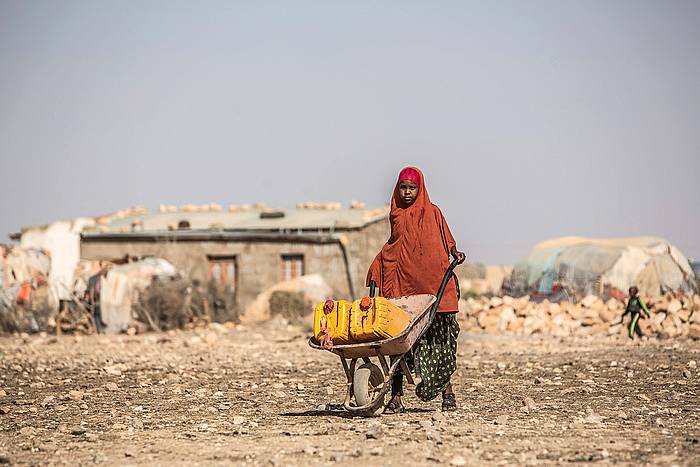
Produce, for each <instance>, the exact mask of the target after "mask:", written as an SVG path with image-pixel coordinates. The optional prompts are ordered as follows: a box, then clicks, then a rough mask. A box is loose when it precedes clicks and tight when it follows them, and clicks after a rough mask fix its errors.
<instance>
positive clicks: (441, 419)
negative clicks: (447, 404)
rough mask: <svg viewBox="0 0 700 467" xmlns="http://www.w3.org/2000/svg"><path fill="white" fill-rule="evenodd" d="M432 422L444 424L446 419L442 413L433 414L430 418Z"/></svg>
mask: <svg viewBox="0 0 700 467" xmlns="http://www.w3.org/2000/svg"><path fill="white" fill-rule="evenodd" d="M431 418H432V420H433V421H434V422H444V421H445V420H446V419H447V418H446V417H445V414H443V413H442V412H435V413H433V416H432V417H431Z"/></svg>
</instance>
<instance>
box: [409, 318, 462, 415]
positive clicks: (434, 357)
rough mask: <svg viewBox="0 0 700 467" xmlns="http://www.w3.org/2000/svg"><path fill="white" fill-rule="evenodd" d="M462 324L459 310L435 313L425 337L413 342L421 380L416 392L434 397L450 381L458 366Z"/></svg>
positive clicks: (417, 370) (414, 357)
mask: <svg viewBox="0 0 700 467" xmlns="http://www.w3.org/2000/svg"><path fill="white" fill-rule="evenodd" d="M458 336H459V324H458V323H457V314H456V313H436V314H435V319H433V322H432V324H431V325H430V327H429V328H428V330H427V331H426V332H425V334H423V337H422V338H421V339H420V340H419V341H418V342H417V343H416V344H415V345H414V346H413V366H414V368H415V371H416V374H417V375H420V382H419V383H418V385H417V386H416V396H418V398H419V399H420V400H422V401H425V402H427V401H431V400H433V399H435V398H436V397H437V395H438V394H440V393H441V392H442V391H444V390H445V388H446V387H447V385H448V384H450V378H451V377H452V373H454V372H455V370H456V369H457V337H458Z"/></svg>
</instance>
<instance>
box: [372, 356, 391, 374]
mask: <svg viewBox="0 0 700 467" xmlns="http://www.w3.org/2000/svg"><path fill="white" fill-rule="evenodd" d="M374 352H375V353H376V354H377V358H378V359H379V363H380V364H381V365H382V371H383V372H384V381H388V380H389V378H391V376H392V375H391V374H390V372H389V364H388V363H387V362H386V357H384V355H382V354H381V353H379V349H374Z"/></svg>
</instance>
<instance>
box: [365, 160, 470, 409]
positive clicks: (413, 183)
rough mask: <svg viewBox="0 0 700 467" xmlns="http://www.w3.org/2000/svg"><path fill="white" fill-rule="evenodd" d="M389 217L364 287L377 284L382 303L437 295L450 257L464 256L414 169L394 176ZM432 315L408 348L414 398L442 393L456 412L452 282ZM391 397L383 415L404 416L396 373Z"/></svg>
mask: <svg viewBox="0 0 700 467" xmlns="http://www.w3.org/2000/svg"><path fill="white" fill-rule="evenodd" d="M389 217H390V220H391V237H389V241H388V242H387V243H386V244H385V245H384V246H383V247H382V250H381V251H380V252H379V254H378V255H377V257H376V258H375V259H374V261H373V262H372V265H371V266H370V269H369V272H368V274H367V286H368V287H371V285H372V284H371V283H374V284H376V285H377V286H378V287H379V290H380V293H381V295H382V296H383V297H387V298H396V297H403V296H406V295H416V294H424V293H430V294H435V293H437V290H438V288H439V286H440V282H441V281H442V278H443V275H444V274H445V271H446V270H447V268H448V266H449V263H450V260H449V256H450V254H451V255H452V256H453V257H454V258H456V259H457V260H458V261H459V262H460V263H461V262H463V261H464V259H465V255H464V253H462V252H461V251H458V250H457V244H456V242H455V239H454V237H452V233H451V232H450V229H449V227H448V226H447V222H446V221H445V218H444V217H443V215H442V213H441V212H440V209H439V208H438V207H437V206H435V205H434V204H432V203H431V202H430V197H429V196H428V190H427V189H426V188H425V183H424V181H423V174H422V173H421V171H420V170H418V169H417V168H415V167H406V168H405V169H403V170H402V171H401V173H400V174H399V179H398V181H397V182H396V187H395V188H394V194H393V196H392V198H391V213H390V215H389ZM437 311H438V313H436V315H435V319H434V320H433V323H432V324H431V325H430V327H429V328H428V330H427V331H426V333H425V334H424V335H423V338H422V339H421V340H420V341H419V342H417V343H416V344H415V346H414V348H413V359H414V364H415V366H416V367H417V371H418V372H419V373H420V375H421V382H420V383H419V384H418V385H417V386H416V395H417V396H418V397H419V398H420V399H421V400H423V401H429V400H432V399H434V398H435V397H436V396H437V395H438V393H439V392H441V391H442V409H443V410H455V409H456V408H457V403H456V400H455V395H454V392H452V384H451V383H450V377H451V376H452V373H454V371H455V369H456V368H457V358H456V353H457V336H458V335H459V325H458V324H457V319H456V317H455V314H456V313H457V311H458V308H457V287H456V284H455V282H454V278H452V279H450V282H449V283H448V284H447V288H446V289H445V293H444V295H443V296H442V300H441V302H440V306H439V307H438V310H437ZM391 392H392V398H391V401H390V402H389V404H388V405H387V407H386V409H385V411H384V413H399V412H404V411H405V410H406V409H405V408H404V406H403V403H402V401H401V396H402V395H403V374H402V373H401V372H400V371H398V372H397V373H396V375H395V376H394V381H393V384H392V391H391Z"/></svg>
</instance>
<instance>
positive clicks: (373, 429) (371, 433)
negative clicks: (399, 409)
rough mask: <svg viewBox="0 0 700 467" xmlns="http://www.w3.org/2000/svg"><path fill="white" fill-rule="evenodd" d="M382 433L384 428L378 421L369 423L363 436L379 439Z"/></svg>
mask: <svg viewBox="0 0 700 467" xmlns="http://www.w3.org/2000/svg"><path fill="white" fill-rule="evenodd" d="M383 434H384V428H382V426H381V425H380V424H379V423H375V424H372V425H370V427H369V428H368V429H367V431H366V432H365V438H367V439H380V438H381V437H382V435H383Z"/></svg>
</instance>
